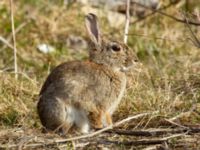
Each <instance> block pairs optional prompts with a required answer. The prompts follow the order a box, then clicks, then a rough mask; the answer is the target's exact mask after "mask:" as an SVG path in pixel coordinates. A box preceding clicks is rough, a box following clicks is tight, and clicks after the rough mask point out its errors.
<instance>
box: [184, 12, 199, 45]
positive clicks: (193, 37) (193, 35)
mask: <svg viewBox="0 0 200 150" xmlns="http://www.w3.org/2000/svg"><path fill="white" fill-rule="evenodd" d="M184 18H185V20H186V26H187V27H188V29H189V31H190V33H191V35H192V38H190V40H191V41H192V43H193V44H194V45H195V46H196V47H198V48H200V41H199V39H198V38H197V36H196V35H195V33H194V32H193V31H192V29H191V27H190V24H189V20H188V18H187V17H186V15H184Z"/></svg>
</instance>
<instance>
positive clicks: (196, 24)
mask: <svg viewBox="0 0 200 150" xmlns="http://www.w3.org/2000/svg"><path fill="white" fill-rule="evenodd" d="M132 2H133V3H134V4H136V5H138V6H140V7H143V8H145V9H149V10H151V11H153V12H157V13H159V14H161V15H163V16H166V17H169V18H171V19H173V20H175V21H177V22H180V23H187V22H186V20H182V19H179V18H176V17H174V16H172V15H169V14H167V13H164V12H162V11H160V10H154V9H153V8H151V7H148V6H145V5H142V4H140V3H137V2H135V1H132ZM188 24H191V25H195V26H200V23H199V22H193V21H188Z"/></svg>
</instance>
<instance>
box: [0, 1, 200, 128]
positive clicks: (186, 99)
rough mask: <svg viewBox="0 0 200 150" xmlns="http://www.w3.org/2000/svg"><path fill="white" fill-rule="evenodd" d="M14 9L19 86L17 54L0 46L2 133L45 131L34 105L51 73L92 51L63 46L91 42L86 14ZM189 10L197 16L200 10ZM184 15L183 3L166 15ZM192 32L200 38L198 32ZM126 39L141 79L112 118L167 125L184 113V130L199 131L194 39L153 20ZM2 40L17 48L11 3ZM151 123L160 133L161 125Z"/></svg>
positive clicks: (110, 32)
mask: <svg viewBox="0 0 200 150" xmlns="http://www.w3.org/2000/svg"><path fill="white" fill-rule="evenodd" d="M14 2H15V4H14V11H15V14H14V15H15V16H14V19H15V28H16V32H17V33H16V41H17V49H18V53H17V57H18V66H19V79H18V80H15V78H14V74H13V50H12V49H10V48H9V47H7V46H6V45H5V44H4V43H2V42H0V57H1V59H0V70H1V72H0V78H1V80H0V120H1V121H0V128H2V129H3V128H10V127H30V128H40V127H41V124H40V122H39V120H38V117H37V114H36V104H37V100H38V93H39V90H40V88H41V86H42V83H43V82H44V80H45V78H46V77H47V75H48V74H49V72H50V70H52V69H53V68H54V67H55V66H56V65H58V64H60V63H62V62H64V61H69V60H77V59H78V60H84V59H87V49H80V50H73V49H71V48H70V47H68V45H67V42H66V40H67V38H68V37H69V36H70V35H77V36H81V37H83V38H84V39H85V40H86V41H88V37H87V34H86V31H85V27H84V13H83V12H81V6H80V5H78V4H71V5H70V6H64V5H63V1H61V0H59V1H55V0H49V1H44V0H18V1H14ZM164 3H168V1H167V0H166V1H165V2H164ZM198 5H199V6H198ZM187 7H189V10H190V12H191V13H192V10H194V9H196V8H198V7H200V4H199V3H198V4H190V5H189V6H187ZM184 9H185V5H184V2H180V3H178V4H177V5H175V6H173V7H171V8H169V9H167V10H165V11H166V12H167V13H169V14H171V15H173V16H177V17H179V18H181V15H180V13H179V11H178V10H184ZM100 23H101V27H102V31H103V32H104V33H105V35H107V36H110V37H116V38H117V39H119V40H120V39H122V37H123V31H124V27H123V26H121V27H119V28H117V29H116V28H111V26H110V25H109V24H108V21H107V19H106V18H101V20H100ZM192 29H193V30H194V31H195V33H196V34H197V35H199V34H200V30H199V27H192ZM129 32H130V34H131V33H132V34H135V35H130V36H129V39H128V45H129V46H130V47H131V48H132V49H133V50H134V51H135V52H136V53H137V56H138V57H139V60H140V62H141V63H142V66H141V68H140V69H139V70H140V71H138V72H134V73H132V74H130V76H131V79H130V83H129V87H128V91H127V93H126V96H125V98H124V101H123V102H122V104H121V106H120V108H119V110H118V111H117V113H116V114H115V115H114V118H115V120H119V119H122V118H125V117H127V116H128V115H131V114H135V113H140V112H145V111H155V110H158V111H159V116H162V117H163V118H172V117H175V116H177V115H179V114H182V113H186V114H187V115H183V116H182V117H180V118H178V119H179V121H180V123H183V124H196V123H199V122H200V116H199V115H198V113H197V112H200V49H198V48H196V47H195V46H194V45H193V44H192V43H191V41H189V40H188V37H190V36H191V35H190V33H189V31H188V29H187V27H186V26H185V25H184V24H182V23H178V22H176V21H174V20H172V19H169V18H167V17H164V16H162V15H159V14H155V15H153V16H151V17H149V18H147V19H145V20H143V21H141V22H139V23H137V24H133V25H131V26H130V31H129ZM136 35H138V36H136ZM139 35H145V36H139ZM0 36H1V37H4V38H5V39H7V40H8V41H9V42H10V43H12V36H11V23H10V8H9V2H8V1H7V0H3V1H2V2H0ZM158 37H159V38H163V39H158ZM42 43H46V44H49V45H51V46H53V47H54V48H55V49H56V51H55V52H53V53H47V54H44V53H41V52H40V51H38V50H37V46H38V45H39V44H42ZM191 110H195V111H191ZM157 119H158V118H157ZM144 122H145V121H144ZM149 123H150V124H151V123H152V124H153V123H156V125H157V126H159V125H160V124H159V121H156V119H152V120H151V121H149Z"/></svg>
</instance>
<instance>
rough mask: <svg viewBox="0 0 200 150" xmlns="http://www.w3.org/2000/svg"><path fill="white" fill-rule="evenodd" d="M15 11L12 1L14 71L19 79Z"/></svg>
mask: <svg viewBox="0 0 200 150" xmlns="http://www.w3.org/2000/svg"><path fill="white" fill-rule="evenodd" d="M13 11H14V9H13V1H12V0H10V14H11V25H12V38H13V48H14V69H15V78H16V79H17V78H18V74H17V72H18V68H17V48H16V39H15V25H14V12H13Z"/></svg>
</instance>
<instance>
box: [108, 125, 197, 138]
mask: <svg viewBox="0 0 200 150" xmlns="http://www.w3.org/2000/svg"><path fill="white" fill-rule="evenodd" d="M106 133H113V134H118V135H129V136H146V137H148V136H160V135H164V134H178V133H191V134H193V133H200V128H189V127H188V128H178V129H151V130H134V131H132V130H117V129H114V130H108V131H106Z"/></svg>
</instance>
